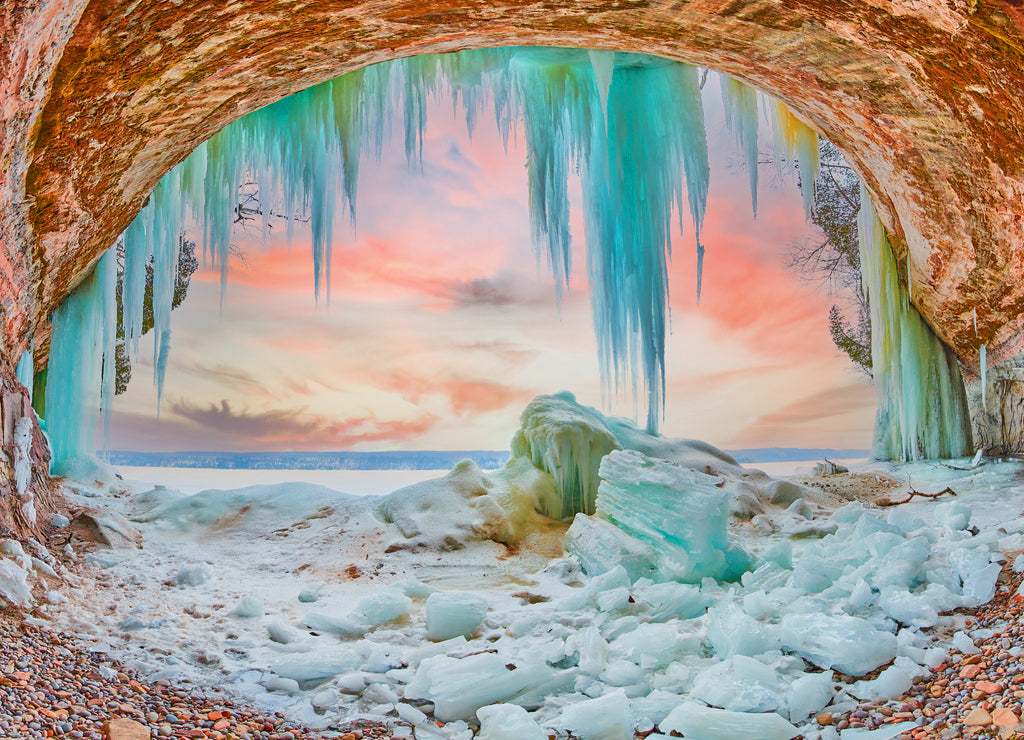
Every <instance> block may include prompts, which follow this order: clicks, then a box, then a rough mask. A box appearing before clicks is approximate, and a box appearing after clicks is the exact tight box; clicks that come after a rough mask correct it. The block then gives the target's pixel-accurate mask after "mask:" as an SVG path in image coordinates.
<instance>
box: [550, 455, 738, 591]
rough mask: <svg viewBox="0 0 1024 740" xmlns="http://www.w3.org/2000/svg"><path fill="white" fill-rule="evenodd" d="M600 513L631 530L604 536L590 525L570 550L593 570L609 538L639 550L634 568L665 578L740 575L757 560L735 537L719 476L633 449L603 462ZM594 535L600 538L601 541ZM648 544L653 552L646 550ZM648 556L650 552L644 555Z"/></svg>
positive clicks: (574, 538) (695, 579) (694, 579)
mask: <svg viewBox="0 0 1024 740" xmlns="http://www.w3.org/2000/svg"><path fill="white" fill-rule="evenodd" d="M600 475H601V478H602V481H601V484H600V487H599V489H598V495H597V504H596V518H597V519H599V520H604V521H605V522H608V523H610V524H612V525H614V526H615V527H616V528H618V529H619V530H621V532H623V533H625V534H626V535H627V536H628V537H629V538H630V540H633V542H631V541H630V540H627V539H625V538H622V537H620V536H618V535H617V534H612V535H609V534H607V533H603V535H602V530H601V529H600V528H597V529H596V532H597V533H598V534H599V535H602V536H598V537H595V536H594V535H593V531H595V528H593V527H588V526H586V525H583V526H582V527H581V528H582V529H583V530H584V531H583V533H580V532H577V533H575V534H573V533H572V529H573V528H576V527H577V522H576V521H574V522H573V527H572V528H570V535H569V537H568V539H567V545H566V546H567V547H568V548H569V551H570V552H573V553H574V554H577V555H578V556H579V558H580V561H581V563H583V564H584V567H586V566H587V565H588V564H590V563H592V562H594V561H595V560H600V559H601V555H600V554H599V553H598V552H596V550H597V549H598V548H600V547H602V546H604V545H605V541H608V540H610V541H612V542H616V541H617V542H618V543H621V544H619V546H618V547H617V548H615V550H617V551H618V553H616V554H621V553H622V552H623V551H625V552H626V553H628V554H630V555H632V556H633V557H631V558H629V561H630V566H627V570H630V569H632V571H633V572H637V571H638V570H642V567H640V566H641V565H642V564H646V565H647V569H646V570H647V573H648V574H650V573H656V574H657V576H658V580H677V581H682V582H687V583H699V582H700V581H701V580H702V579H703V578H706V577H711V578H716V579H725V580H735V579H738V578H739V576H740V575H741V574H742V573H743V572H744V571H745V570H746V569H747V568H748V567H749V566H750V565H751V562H752V559H751V558H750V556H749V555H748V554H747V553H746V552H744V551H743V550H741V549H740V548H738V547H736V546H735V545H733V544H732V543H731V542H730V540H729V533H728V528H727V525H728V520H729V496H728V494H727V493H726V492H724V491H723V490H722V489H720V488H718V487H716V484H719V483H721V480H720V479H719V478H716V477H714V476H710V475H706V474H704V473H700V472H697V471H693V470H687V469H685V468H681V467H679V466H677V465H674V464H672V463H669V462H665V461H664V460H657V459H655V458H650V457H647V456H646V455H644V454H643V453H641V452H636V451H634V450H621V451H616V452H612V453H611V454H609V455H607V456H606V457H605V458H604V460H602V462H601V467H600ZM595 540H597V541H596V542H595ZM644 548H646V553H644ZM641 553H643V554H641Z"/></svg>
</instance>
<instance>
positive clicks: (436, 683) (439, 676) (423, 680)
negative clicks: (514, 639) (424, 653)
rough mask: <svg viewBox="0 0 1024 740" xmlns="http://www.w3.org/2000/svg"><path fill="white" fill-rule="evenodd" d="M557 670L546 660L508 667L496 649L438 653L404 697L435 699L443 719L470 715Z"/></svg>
mask: <svg viewBox="0 0 1024 740" xmlns="http://www.w3.org/2000/svg"><path fill="white" fill-rule="evenodd" d="M558 673H559V672H558V671H556V670H555V669H554V668H552V667H551V666H549V665H547V664H545V663H543V662H540V663H524V664H522V665H518V666H515V667H513V668H509V664H507V659H506V658H504V657H502V656H499V655H496V654H494V653H479V654H477V655H470V656H467V657H465V658H449V657H448V656H447V655H437V656H435V657H433V658H427V659H426V660H424V661H423V662H422V663H420V667H419V668H418V669H417V670H416V675H415V677H414V678H413V680H412V681H410V682H409V684H408V685H407V686H406V687H405V698H406V699H407V700H408V699H426V700H428V701H432V702H433V703H434V717H436V718H437V719H439V720H440V721H442V722H450V721H452V720H456V719H470V718H472V716H473V715H474V714H475V713H476V711H477V710H478V709H480V708H481V707H484V706H487V705H488V704H496V703H500V702H507V701H509V700H511V699H514V698H516V697H517V696H519V695H520V694H523V693H525V692H527V691H529V690H530V689H533V688H536V687H540V686H544V685H545V684H547V683H548V682H549V681H551V680H552V679H553V678H555V677H556V676H557V675H558ZM571 673H572V674H573V675H578V674H577V673H575V672H571Z"/></svg>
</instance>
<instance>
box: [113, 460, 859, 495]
mask: <svg viewBox="0 0 1024 740" xmlns="http://www.w3.org/2000/svg"><path fill="white" fill-rule="evenodd" d="M816 462H819V461H818V460H800V461H795V462H765V463H744V467H746V468H756V469H758V470H763V471H764V472H766V473H768V475H773V476H787V475H795V474H798V473H802V472H808V471H809V470H810V469H811V468H813V467H814V464H815V463H816ZM833 462H838V463H840V464H842V465H847V466H849V465H852V464H856V463H859V462H862V461H861V460H835V461H833ZM117 470H118V472H120V473H121V476H122V477H123V478H124V479H125V480H127V481H131V482H132V483H135V484H138V485H139V486H142V485H143V484H151V485H156V484H159V485H163V486H167V487H168V488H176V489H177V490H179V491H181V492H182V493H185V494H189V495H191V494H194V493H199V492H200V491H205V490H208V489H211V488H220V489H231V488H244V487H246V486H255V485H272V484H275V483H292V482H302V483H316V484H317V485H321V486H327V487H328V488H333V489H335V490H337V491H343V492H345V493H351V494H353V495H355V496H371V495H375V494H386V493H391V492H392V491H397V490H398V489H399V488H404V487H405V486H409V485H412V484H413V483H419V482H420V481H424V480H430V479H431V478H440V477H441V476H444V475H447V473H448V470H246V469H244V468H243V469H239V468H162V467H141V466H133V465H118V466H117Z"/></svg>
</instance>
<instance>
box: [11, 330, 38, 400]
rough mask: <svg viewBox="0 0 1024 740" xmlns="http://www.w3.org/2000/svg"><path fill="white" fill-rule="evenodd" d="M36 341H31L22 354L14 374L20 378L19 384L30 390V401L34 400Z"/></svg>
mask: <svg viewBox="0 0 1024 740" xmlns="http://www.w3.org/2000/svg"><path fill="white" fill-rule="evenodd" d="M34 345H35V341H34V340H33V341H30V342H29V344H28V347H26V348H25V351H24V352H22V353H21V358H20V359H19V360H18V367H17V368H16V369H15V371H14V374H15V375H16V376H17V377H18V382H19V383H21V384H22V385H23V386H25V387H26V388H27V389H28V400H29V401H31V400H32V386H33V385H34V383H33V381H34V379H35V364H34V362H35V360H34V356H33V355H34V352H33V347H34Z"/></svg>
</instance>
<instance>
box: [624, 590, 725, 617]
mask: <svg viewBox="0 0 1024 740" xmlns="http://www.w3.org/2000/svg"><path fill="white" fill-rule="evenodd" d="M636 596H637V598H638V599H639V600H640V601H642V602H643V603H644V604H647V605H648V606H649V607H650V612H649V613H648V615H647V618H648V619H649V620H650V621H652V622H664V621H667V620H669V619H676V618H678V619H693V618H694V617H699V616H700V615H701V614H703V613H704V610H705V608H706V607H707V605H708V599H707V597H705V596H704V595H703V594H702V593H701V591H700V589H699V588H697V587H696V586H691V585H689V584H685V583H673V582H671V581H670V582H668V583H655V584H652V585H649V586H645V587H643V588H638V589H637V590H636Z"/></svg>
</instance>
